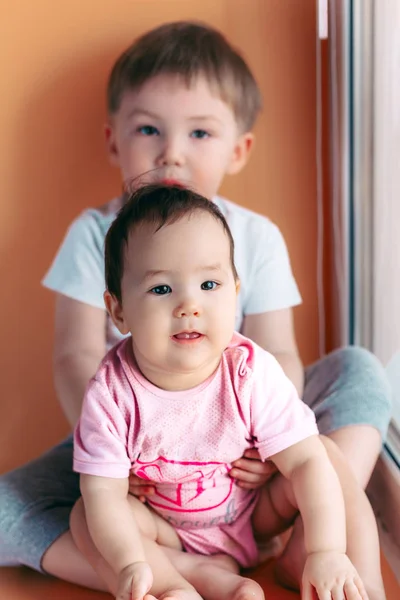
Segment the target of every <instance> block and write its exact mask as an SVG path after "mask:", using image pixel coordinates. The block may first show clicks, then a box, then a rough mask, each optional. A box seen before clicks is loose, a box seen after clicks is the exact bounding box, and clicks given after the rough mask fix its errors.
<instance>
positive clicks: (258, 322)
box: [242, 308, 304, 398]
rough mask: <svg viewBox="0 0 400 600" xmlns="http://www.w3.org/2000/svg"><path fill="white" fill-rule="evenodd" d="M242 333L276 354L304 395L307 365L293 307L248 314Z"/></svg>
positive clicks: (298, 390)
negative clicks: (299, 345)
mask: <svg viewBox="0 0 400 600" xmlns="http://www.w3.org/2000/svg"><path fill="white" fill-rule="evenodd" d="M242 333H243V335H245V336H246V337H248V338H250V339H251V340H253V342H255V343H256V344H258V345H259V346H261V348H264V350H267V352H270V353H271V354H273V355H274V356H275V358H276V360H277V361H278V362H279V364H280V365H281V367H282V369H283V370H284V371H285V373H286V375H287V376H288V377H289V379H290V380H291V381H292V382H293V383H294V385H295V387H296V390H297V393H298V394H299V396H300V398H301V397H302V395H303V389H304V369H303V365H302V362H301V359H300V356H299V352H298V349H297V344H296V338H295V333H294V324H293V311H292V309H291V308H284V309H282V310H273V311H271V312H265V313H260V314H255V315H246V316H245V317H244V320H243V326H242Z"/></svg>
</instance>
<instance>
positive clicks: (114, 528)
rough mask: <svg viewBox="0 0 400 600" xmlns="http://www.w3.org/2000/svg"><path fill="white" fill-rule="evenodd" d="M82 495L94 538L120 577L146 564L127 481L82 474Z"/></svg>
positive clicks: (99, 549) (88, 523)
mask: <svg viewBox="0 0 400 600" xmlns="http://www.w3.org/2000/svg"><path fill="white" fill-rule="evenodd" d="M80 485H81V493H82V498H83V503H84V506H85V515H86V521H87V525H88V529H89V533H90V535H91V538H92V540H93V542H94V544H95V546H96V548H97V549H98V551H99V552H100V554H101V555H102V556H103V558H104V560H105V561H106V562H107V563H108V564H109V565H110V567H111V568H112V570H113V571H114V573H115V574H116V575H117V576H118V575H120V573H121V572H122V571H123V570H124V569H125V567H127V566H129V565H132V564H133V563H137V562H145V560H146V559H145V554H144V549H143V545H142V541H141V536H140V532H139V528H138V526H137V523H136V519H135V517H134V515H133V512H132V509H131V508H130V506H129V502H128V479H111V478H109V477H96V476H93V475H81V478H80Z"/></svg>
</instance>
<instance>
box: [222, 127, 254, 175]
mask: <svg viewBox="0 0 400 600" xmlns="http://www.w3.org/2000/svg"><path fill="white" fill-rule="evenodd" d="M253 145H254V133H252V132H251V131H248V132H247V133H242V134H241V135H239V137H238V139H237V140H236V144H235V147H234V149H233V152H232V158H231V162H230V165H229V166H228V170H227V174H228V175H235V174H236V173H239V171H241V170H242V169H243V167H244V166H245V165H246V164H247V161H248V160H249V157H250V153H251V150H252V148H253Z"/></svg>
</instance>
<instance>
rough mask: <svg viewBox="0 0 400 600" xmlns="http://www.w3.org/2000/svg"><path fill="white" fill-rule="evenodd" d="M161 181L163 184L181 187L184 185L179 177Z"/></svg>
mask: <svg viewBox="0 0 400 600" xmlns="http://www.w3.org/2000/svg"><path fill="white" fill-rule="evenodd" d="M160 183H161V184H162V185H169V186H175V187H180V188H183V187H184V186H183V185H182V183H181V182H180V181H178V180H177V179H161V181H160Z"/></svg>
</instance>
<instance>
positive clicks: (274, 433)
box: [251, 348, 318, 460]
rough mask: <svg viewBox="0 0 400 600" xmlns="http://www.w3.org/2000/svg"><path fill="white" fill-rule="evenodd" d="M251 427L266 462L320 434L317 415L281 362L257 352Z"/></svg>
mask: <svg viewBox="0 0 400 600" xmlns="http://www.w3.org/2000/svg"><path fill="white" fill-rule="evenodd" d="M252 360H253V361H254V363H253V380H252V386H251V388H252V389H251V425H252V433H253V436H254V444H255V446H256V448H258V451H259V453H260V456H261V458H262V460H266V459H267V458H269V457H271V456H273V455H274V454H277V453H278V452H281V450H285V449H286V448H288V447H289V446H293V444H296V443H297V442H300V441H302V440H304V439H305V438H307V437H310V436H312V435H317V434H318V428H317V424H316V421H315V415H314V413H313V411H312V410H311V409H310V408H309V407H308V406H307V405H306V404H304V402H303V401H302V400H300V398H299V396H298V394H297V391H296V388H295V387H294V385H293V383H292V382H291V381H290V379H289V378H288V377H287V376H286V375H285V373H284V371H283V369H282V367H281V366H280V364H279V363H278V361H277V360H276V359H275V358H274V357H273V356H272V355H271V354H268V352H265V351H264V350H262V349H261V348H256V350H255V353H254V355H253V357H252Z"/></svg>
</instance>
